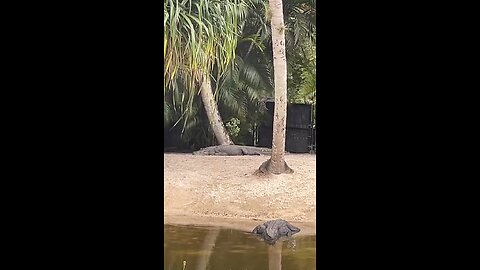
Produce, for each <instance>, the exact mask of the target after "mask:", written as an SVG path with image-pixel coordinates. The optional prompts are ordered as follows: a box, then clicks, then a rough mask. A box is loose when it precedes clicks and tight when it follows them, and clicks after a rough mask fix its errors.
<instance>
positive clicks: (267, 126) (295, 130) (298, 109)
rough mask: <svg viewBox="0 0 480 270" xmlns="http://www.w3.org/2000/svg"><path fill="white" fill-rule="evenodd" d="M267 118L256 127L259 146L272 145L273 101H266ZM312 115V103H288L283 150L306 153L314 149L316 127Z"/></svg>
mask: <svg viewBox="0 0 480 270" xmlns="http://www.w3.org/2000/svg"><path fill="white" fill-rule="evenodd" d="M266 106H267V109H268V117H267V120H266V121H265V122H264V123H263V124H262V125H260V126H259V128H258V143H257V146H260V147H272V137H273V134H272V133H273V110H274V107H275V106H274V103H273V102H267V104H266ZM313 120H314V117H313V116H312V105H309V104H288V107H287V130H286V138H285V150H286V151H287V152H291V153H308V152H315V151H316V136H315V133H316V130H315V129H316V128H315V125H314V122H313Z"/></svg>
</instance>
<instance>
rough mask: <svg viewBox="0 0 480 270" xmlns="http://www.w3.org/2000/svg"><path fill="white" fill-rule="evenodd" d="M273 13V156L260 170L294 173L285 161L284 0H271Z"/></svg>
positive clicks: (285, 69)
mask: <svg viewBox="0 0 480 270" xmlns="http://www.w3.org/2000/svg"><path fill="white" fill-rule="evenodd" d="M269 4H270V11H271V14H272V20H271V24H272V46H273V69H274V84H275V109H274V113H273V138H272V156H271V158H270V159H269V160H267V161H266V162H264V163H263V164H262V166H260V168H259V171H261V172H271V173H274V174H281V173H293V170H292V169H290V168H289V167H288V165H287V163H286V162H285V133H286V125H287V58H286V54H285V25H284V23H283V6H282V0H269Z"/></svg>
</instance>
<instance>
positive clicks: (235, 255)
mask: <svg viewBox="0 0 480 270" xmlns="http://www.w3.org/2000/svg"><path fill="white" fill-rule="evenodd" d="M164 232H165V238H164V239H165V240H164V241H165V242H164V247H165V248H164V254H163V256H164V259H165V260H164V266H163V269H166V270H182V269H183V261H186V267H185V270H254V269H259V270H263V269H268V270H280V269H282V270H313V269H316V254H315V251H316V236H315V235H312V236H295V237H294V238H293V239H292V240H288V241H285V242H277V244H275V246H269V245H267V244H266V243H265V242H263V241H261V240H258V239H257V238H256V237H254V236H252V235H250V234H248V233H246V232H241V231H236V230H231V229H224V228H217V227H193V226H172V225H165V226H164Z"/></svg>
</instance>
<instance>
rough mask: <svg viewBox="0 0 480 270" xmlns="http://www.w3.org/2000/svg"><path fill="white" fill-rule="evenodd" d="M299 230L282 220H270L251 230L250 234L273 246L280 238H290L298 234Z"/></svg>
mask: <svg viewBox="0 0 480 270" xmlns="http://www.w3.org/2000/svg"><path fill="white" fill-rule="evenodd" d="M299 231H300V229H299V228H297V227H295V226H293V225H292V224H290V223H288V222H287V221H285V220H283V219H277V220H270V221H267V222H265V223H263V224H261V225H258V226H257V227H255V229H253V231H252V233H253V234H255V235H257V236H259V237H260V238H262V239H263V240H265V242H267V243H268V244H270V245H274V244H275V242H277V240H279V239H280V238H281V237H287V238H290V237H291V236H292V235H294V234H296V233H298V232H299Z"/></svg>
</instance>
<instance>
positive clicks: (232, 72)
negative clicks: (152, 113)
mask: <svg viewBox="0 0 480 270" xmlns="http://www.w3.org/2000/svg"><path fill="white" fill-rule="evenodd" d="M283 5H284V20H285V26H286V33H285V39H286V53H287V59H288V98H289V101H290V102H300V103H314V102H315V90H316V89H315V85H316V71H315V70H316V67H315V60H316V59H315V44H316V34H315V16H316V10H315V9H316V7H315V1H314V0H284V3H283ZM270 18H271V14H269V8H268V1H266V0H165V1H164V27H165V32H164V85H165V88H164V89H165V92H164V104H165V106H164V108H165V109H164V123H165V126H166V127H168V128H169V129H171V130H172V131H176V132H177V133H178V134H181V135H182V140H183V141H184V142H185V144H186V145H190V146H193V145H194V148H198V147H203V146H206V145H211V144H214V143H215V138H214V136H213V133H212V129H211V126H210V124H209V121H208V119H207V117H206V114H205V110H204V108H203V106H202V99H201V98H200V96H199V91H200V83H201V81H202V79H203V78H205V77H206V78H210V80H211V84H212V91H213V93H214V95H215V100H216V102H217V105H218V111H219V113H220V115H221V117H222V118H223V119H224V122H225V123H227V122H228V121H229V120H231V119H232V118H235V119H238V120H239V122H240V123H239V124H238V125H237V127H238V129H239V131H238V135H237V136H234V137H232V140H233V141H234V143H236V144H246V143H250V141H249V140H251V137H252V132H253V131H254V129H255V128H256V126H257V125H258V124H259V123H260V122H261V121H262V119H263V117H264V116H265V115H264V112H265V104H264V103H265V100H266V99H267V98H272V97H273V58H272V45H271V28H270ZM172 127H173V128H172Z"/></svg>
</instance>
